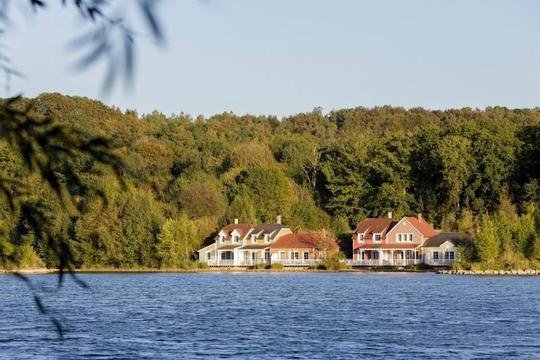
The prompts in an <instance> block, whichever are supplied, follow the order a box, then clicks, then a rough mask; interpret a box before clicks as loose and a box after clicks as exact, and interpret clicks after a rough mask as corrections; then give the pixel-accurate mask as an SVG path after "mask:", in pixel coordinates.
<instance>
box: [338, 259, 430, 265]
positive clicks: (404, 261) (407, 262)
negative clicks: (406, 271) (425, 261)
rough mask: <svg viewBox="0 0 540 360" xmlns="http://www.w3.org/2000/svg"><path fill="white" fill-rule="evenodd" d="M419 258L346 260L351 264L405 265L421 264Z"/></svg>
mask: <svg viewBox="0 0 540 360" xmlns="http://www.w3.org/2000/svg"><path fill="white" fill-rule="evenodd" d="M421 263H422V260H421V259H398V258H395V259H365V260H351V259H349V260H347V264H348V265H351V266H407V265H418V264H421Z"/></svg>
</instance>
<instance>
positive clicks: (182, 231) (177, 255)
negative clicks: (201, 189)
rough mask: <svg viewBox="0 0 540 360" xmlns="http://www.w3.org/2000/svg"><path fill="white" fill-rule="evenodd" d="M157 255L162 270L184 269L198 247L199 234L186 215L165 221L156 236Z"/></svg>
mask: <svg viewBox="0 0 540 360" xmlns="http://www.w3.org/2000/svg"><path fill="white" fill-rule="evenodd" d="M158 239H159V243H158V245H157V253H158V256H159V258H160V259H161V267H162V268H185V267H187V266H188V264H189V261H190V259H191V255H192V254H193V253H194V252H195V250H197V249H198V247H199V246H200V237H199V232H198V230H197V228H196V226H195V224H193V222H192V221H190V220H189V219H188V218H187V216H186V215H183V214H182V215H180V216H179V217H178V218H177V219H167V220H166V221H165V223H164V224H163V226H162V228H161V233H160V234H159V236H158Z"/></svg>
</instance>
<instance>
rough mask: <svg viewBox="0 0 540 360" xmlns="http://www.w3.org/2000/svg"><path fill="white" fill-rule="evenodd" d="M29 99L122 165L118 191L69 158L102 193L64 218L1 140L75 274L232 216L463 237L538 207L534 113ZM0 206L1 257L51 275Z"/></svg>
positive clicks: (11, 172) (146, 256)
mask: <svg viewBox="0 0 540 360" xmlns="http://www.w3.org/2000/svg"><path fill="white" fill-rule="evenodd" d="M28 101H30V100H29V99H25V100H24V102H28ZM33 101H35V104H36V105H35V106H36V111H37V112H43V113H47V114H52V116H53V118H55V119H56V120H57V121H59V122H61V123H63V124H66V125H68V126H72V127H74V128H75V129H76V130H77V131H79V132H81V133H83V134H85V136H89V137H90V136H96V135H101V136H107V137H109V138H111V139H112V142H113V145H114V146H115V152H116V153H117V154H118V155H119V156H120V157H121V158H122V160H123V169H122V178H123V179H124V181H125V184H124V185H122V184H120V183H119V181H118V179H117V178H116V177H115V175H114V174H113V173H112V171H111V170H110V169H108V168H105V167H103V166H101V165H97V164H96V163H94V162H93V161H92V160H91V159H90V158H89V157H87V156H86V155H85V156H83V155H81V156H80V157H79V158H77V161H76V167H75V168H76V169H77V171H78V172H79V174H81V175H82V179H83V180H84V181H86V182H88V183H92V184H93V185H94V186H96V187H97V188H99V189H100V192H101V194H102V195H105V196H104V197H103V196H100V194H97V193H96V192H89V191H87V189H86V188H85V187H84V186H80V187H77V186H74V187H72V188H70V192H71V194H72V195H74V196H75V198H76V199H77V202H78V207H79V209H80V216H70V215H68V214H67V212H66V211H65V209H63V207H62V206H61V205H60V204H59V202H58V199H57V198H56V197H55V195H53V194H52V193H51V191H50V190H49V189H48V188H47V187H46V186H43V184H42V183H41V182H40V181H38V180H37V179H36V178H35V177H34V175H32V174H29V173H28V172H27V170H25V168H24V166H23V162H22V161H23V160H22V157H21V155H20V154H17V153H16V152H14V151H13V149H11V148H10V147H9V146H8V145H7V144H6V143H5V142H2V140H0V168H1V169H2V170H1V174H2V176H3V177H7V178H14V179H18V180H21V179H22V180H21V181H23V183H24V184H25V191H27V193H26V194H22V195H21V196H23V197H24V198H25V201H29V202H32V203H33V204H34V205H35V206H36V207H38V208H40V209H42V210H43V212H44V213H45V214H48V216H49V217H50V218H49V220H50V221H48V222H47V226H49V227H50V229H49V230H50V231H51V232H52V233H57V234H58V236H63V237H69V239H70V242H71V244H72V247H73V249H74V252H75V255H76V256H77V262H78V266H112V267H134V266H150V267H157V266H160V264H161V265H163V261H164V259H165V258H167V254H170V253H171V252H174V251H177V252H179V253H180V254H181V255H179V258H180V257H182V256H183V257H182V259H184V260H185V258H186V257H187V256H189V255H190V254H191V253H192V251H193V250H194V249H196V248H198V247H199V246H200V245H201V242H204V241H207V240H208V239H209V237H211V236H212V234H213V233H215V231H216V229H218V227H219V226H221V225H223V224H225V223H227V222H231V221H233V219H234V218H240V221H242V222H251V223H259V222H266V221H273V220H274V219H275V217H276V215H278V214H281V215H282V216H283V219H284V222H285V223H286V224H288V225H290V226H291V227H292V228H293V229H301V230H317V229H322V228H326V229H330V230H332V231H334V233H336V234H338V235H339V234H346V233H347V232H348V231H350V229H351V227H353V226H354V225H355V224H356V223H357V222H358V221H359V220H360V219H362V218H365V217H367V216H386V214H387V212H390V211H391V212H393V214H394V217H396V218H399V217H400V216H402V215H407V214H416V213H422V214H423V215H424V217H425V218H427V219H428V220H429V221H431V222H434V223H435V224H436V225H438V226H440V227H443V228H444V229H446V230H456V229H462V230H463V229H465V230H470V229H471V228H472V227H473V226H475V224H477V219H479V218H480V216H481V215H484V214H492V215H494V216H495V215H496V214H497V213H498V212H500V211H502V210H504V211H505V212H506V213H507V214H510V215H508V216H510V217H512V216H514V215H512V214H511V213H517V214H525V213H527V211H530V210H528V209H530V207H531V206H532V205H531V204H533V205H534V204H537V203H538V201H539V197H540V191H539V179H540V145H539V144H540V109H517V110H510V109H506V108H502V107H493V108H487V109H486V110H473V109H468V108H465V109H459V110H446V111H428V110H423V109H410V110H405V109H403V108H395V107H389V106H385V107H378V108H373V109H367V108H362V107H358V108H355V109H343V110H336V111H332V112H330V113H329V114H326V115H325V114H323V113H322V112H321V111H320V110H319V109H315V110H314V111H312V112H309V113H302V114H297V115H293V116H290V117H286V118H284V119H282V120H278V119H277V118H276V117H274V116H251V115H243V116H240V115H234V114H231V113H223V114H219V115H215V116H212V117H210V118H203V117H196V118H193V117H191V116H189V115H184V114H181V115H176V116H166V115H163V114H161V113H158V112H154V113H152V114H149V115H144V116H139V115H138V114H137V113H135V112H132V111H126V112H122V111H120V110H118V109H116V108H111V107H107V106H105V105H103V104H102V103H100V102H98V101H94V100H90V99H86V98H80V97H68V96H64V95H60V94H43V95H41V96H39V97H37V98H35V99H33ZM58 171H59V172H62V164H61V163H59V164H58ZM14 191H17V189H14ZM104 199H106V201H105V200H104ZM0 201H1V203H0V205H1V210H0V211H1V213H0V248H2V247H3V248H4V250H3V251H7V250H6V249H11V250H10V251H13V252H15V254H16V256H18V257H19V259H21V260H20V261H22V262H24V261H30V260H28V259H30V258H31V257H32V255H31V254H30V253H31V252H32V248H33V250H34V251H35V252H36V253H37V254H38V255H39V257H40V258H41V259H42V260H43V261H45V262H46V263H47V264H49V265H54V264H55V262H56V261H57V260H56V259H55V255H54V254H53V253H52V252H51V251H50V249H49V248H48V245H47V244H43V243H40V242H39V241H38V239H37V238H36V237H35V236H34V235H33V234H32V232H31V231H27V232H25V229H26V227H25V224H24V223H23V224H21V223H20V221H19V217H17V216H16V215H13V211H10V210H9V207H8V204H7V200H5V199H2V200H0ZM501 201H502V204H503V206H500V203H501ZM501 209H502V210H501ZM516 216H517V215H516ZM467 224H470V225H467ZM516 231H517V230H516ZM175 232H176V233H177V234H178V233H179V234H183V235H182V237H183V239H190V240H189V241H190V242H189V243H188V242H187V240H183V241H184V242H185V243H183V244H182V245H181V246H180V247H177V248H176V250H174V249H175V248H174V246H173V245H171V243H170V242H169V243H167V241H166V239H167V237H173V238H174V233H175ZM16 233H18V234H19V235H20V234H22V236H17V239H18V240H17V241H16V242H15V241H13V238H14V235H13V234H16ZM171 234H173V235H171ZM2 243H3V245H2ZM171 246H172V247H171ZM17 252H19V253H17ZM17 254H18V255H17ZM171 261H175V260H174V259H173V260H171ZM172 265H174V264H172Z"/></svg>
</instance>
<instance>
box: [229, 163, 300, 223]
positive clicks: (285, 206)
mask: <svg viewBox="0 0 540 360" xmlns="http://www.w3.org/2000/svg"><path fill="white" fill-rule="evenodd" d="M236 184H237V186H239V189H240V190H239V191H238V193H244V194H246V195H247V196H249V198H251V199H252V200H253V202H254V203H255V204H257V206H256V212H257V218H259V219H261V220H262V221H273V220H274V219H275V218H276V216H277V215H280V214H281V215H283V216H285V217H286V216H287V215H289V213H290V210H291V206H292V204H293V200H294V199H293V192H292V187H291V184H290V183H289V180H288V179H287V177H286V176H285V174H283V172H282V171H281V170H280V169H279V168H275V167H262V166H250V167H248V168H247V169H245V170H243V171H242V172H241V173H240V174H239V175H238V176H237V178H236Z"/></svg>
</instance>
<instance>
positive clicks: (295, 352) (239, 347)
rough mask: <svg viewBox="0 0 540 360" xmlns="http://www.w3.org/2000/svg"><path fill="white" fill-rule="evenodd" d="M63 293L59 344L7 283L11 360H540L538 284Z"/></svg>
mask: <svg viewBox="0 0 540 360" xmlns="http://www.w3.org/2000/svg"><path fill="white" fill-rule="evenodd" d="M80 278H82V279H83V280H84V281H86V282H87V283H88V284H89V285H90V288H89V289H81V288H79V287H77V286H76V285H75V284H73V283H72V282H71V281H69V280H68V281H67V283H66V284H65V285H64V287H62V288H61V289H60V290H58V291H57V290H55V289H56V288H55V286H56V281H57V278H56V276H54V275H37V276H32V277H31V279H32V281H33V282H34V284H36V286H37V287H39V288H40V289H41V290H40V291H41V293H42V294H43V296H44V300H45V302H46V304H47V306H48V307H49V308H50V309H51V311H52V312H54V313H55V314H56V316H58V317H59V318H61V319H62V322H63V323H64V326H65V327H66V331H67V332H66V335H65V338H64V339H63V340H59V339H58V336H57V335H56V333H55V331H54V330H53V327H52V325H51V323H50V321H49V320H47V318H46V317H44V316H42V315H39V314H38V312H37V310H36V306H35V304H34V303H33V300H32V298H31V296H30V294H29V291H28V290H27V289H26V288H25V286H24V285H23V283H22V282H21V281H20V280H18V279H16V278H14V277H12V276H0V289H1V295H0V311H1V316H0V358H2V359H4V358H5V359H24V358H28V359H35V358H45V359H48V358H51V359H59V358H61V359H68V358H69V359H76V358H95V359H108V358H114V359H133V358H149V359H150V358H152V359H155V358H174V359H182V358H235V359H236V358H238V359H283V358H292V359H346V358H348V359H360V358H363V359H365V358H379V359H389V358H396V359H432V358H438V359H460V358H461V359H472V358H475V359H497V358H498V359H508V358H521V359H533V358H540V277H466V276H443V275H436V274H428V273H424V274H396V273H393V274H390V273H386V274H383V273H381V274H376V273H371V274H365V273H341V274H331V273H328V274H327V273H238V274H235V273H222V274H219V273H199V274H97V275H94V274H92V275H90V274H88V275H80Z"/></svg>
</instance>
